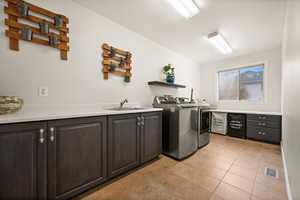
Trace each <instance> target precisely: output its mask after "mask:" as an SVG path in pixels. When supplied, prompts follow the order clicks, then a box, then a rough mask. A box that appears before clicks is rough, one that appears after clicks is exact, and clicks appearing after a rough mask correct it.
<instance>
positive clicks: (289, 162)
mask: <svg viewBox="0 0 300 200" xmlns="http://www.w3.org/2000/svg"><path fill="white" fill-rule="evenodd" d="M299 10H300V2H298V1H294V0H290V1H289V2H288V6H287V16H286V25H285V34H284V38H283V51H282V54H283V59H282V62H283V65H282V77H283V78H282V113H283V127H282V129H283V142H282V143H283V144H282V146H283V151H284V154H285V159H286V166H287V171H288V179H289V185H290V188H291V194H292V199H293V200H299V199H300V190H299V189H300V173H299V170H300V155H299V153H300V123H299V122H300V103H299V102H300V26H299V21H300V12H299Z"/></svg>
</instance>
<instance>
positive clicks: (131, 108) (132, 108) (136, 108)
mask: <svg viewBox="0 0 300 200" xmlns="http://www.w3.org/2000/svg"><path fill="white" fill-rule="evenodd" d="M143 109H145V108H138V107H123V108H120V107H116V108H107V109H106V110H114V111H126V110H143Z"/></svg>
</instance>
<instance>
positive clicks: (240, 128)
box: [227, 113, 246, 138]
mask: <svg viewBox="0 0 300 200" xmlns="http://www.w3.org/2000/svg"><path fill="white" fill-rule="evenodd" d="M227 117H228V118H227V121H228V125H227V127H228V130H227V135H229V136H232V137H238V138H246V115H245V114H239V113H229V114H228V116H227Z"/></svg>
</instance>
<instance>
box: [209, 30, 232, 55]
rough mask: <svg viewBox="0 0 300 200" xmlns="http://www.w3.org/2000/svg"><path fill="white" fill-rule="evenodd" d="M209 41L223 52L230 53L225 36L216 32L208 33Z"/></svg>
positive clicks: (230, 49)
mask: <svg viewBox="0 0 300 200" xmlns="http://www.w3.org/2000/svg"><path fill="white" fill-rule="evenodd" d="M208 40H209V42H210V43H211V44H212V45H214V46H215V47H216V48H217V49H219V50H220V51H221V52H222V53H223V54H229V53H232V51H233V50H232V48H231V47H230V46H229V44H228V43H227V42H226V40H225V38H224V37H223V36H222V35H221V34H219V33H218V32H214V33H210V34H209V35H208Z"/></svg>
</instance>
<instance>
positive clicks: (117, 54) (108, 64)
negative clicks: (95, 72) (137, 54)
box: [102, 44, 132, 82]
mask: <svg viewBox="0 0 300 200" xmlns="http://www.w3.org/2000/svg"><path fill="white" fill-rule="evenodd" d="M102 49H103V53H102V57H103V61H102V65H103V70H102V71H103V77H104V79H105V80H107V79H108V74H109V73H112V74H115V75H119V76H124V81H125V82H130V78H131V76H132V73H131V69H132V67H131V63H132V61H131V57H132V54H131V53H130V52H128V51H123V50H120V49H117V48H114V47H112V46H109V45H108V44H103V45H102Z"/></svg>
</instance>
